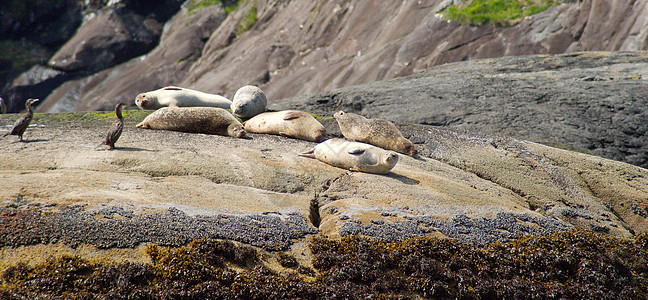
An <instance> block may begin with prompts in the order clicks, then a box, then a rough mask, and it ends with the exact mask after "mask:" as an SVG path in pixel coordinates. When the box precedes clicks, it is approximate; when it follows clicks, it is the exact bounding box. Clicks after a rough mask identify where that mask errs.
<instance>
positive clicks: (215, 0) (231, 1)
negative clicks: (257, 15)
mask: <svg viewBox="0 0 648 300" xmlns="http://www.w3.org/2000/svg"><path fill="white" fill-rule="evenodd" d="M243 1H244V0H223V1H221V0H192V1H191V2H190V3H189V4H188V5H187V11H189V12H192V11H194V10H197V9H201V8H205V7H209V6H213V5H223V8H224V9H225V13H227V14H228V15H229V14H231V13H232V12H233V11H234V10H236V8H238V6H239V4H241V3H243Z"/></svg>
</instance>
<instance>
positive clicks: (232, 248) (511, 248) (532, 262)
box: [0, 229, 648, 299]
mask: <svg viewBox="0 0 648 300" xmlns="http://www.w3.org/2000/svg"><path fill="white" fill-rule="evenodd" d="M310 250H311V252H312V254H313V258H314V259H313V267H314V268H315V271H312V270H310V269H309V268H307V267H304V266H301V265H299V263H298V262H297V261H296V260H295V259H294V257H292V256H291V255H290V254H286V253H283V252H280V253H279V254H278V255H279V257H280V260H281V261H283V262H284V263H283V264H286V265H287V266H289V267H291V268H294V267H295V266H297V269H298V270H299V272H298V273H299V274H307V275H308V276H314V278H312V277H311V278H306V277H302V276H300V275H299V274H297V273H294V272H293V273H289V274H279V273H277V272H275V271H272V270H271V269H269V268H268V267H266V266H265V265H264V263H263V262H262V261H261V259H260V256H259V254H258V252H257V250H256V249H255V248H252V247H250V246H246V245H242V244H234V243H232V242H229V241H221V240H213V239H199V240H195V241H193V242H191V243H189V244H187V245H186V246H183V247H161V246H156V245H151V246H149V247H148V248H147V253H148V254H149V256H150V257H151V261H152V263H151V264H143V263H120V264H114V263H113V264H111V263H105V262H91V261H89V260H86V259H82V258H80V257H76V256H62V257H59V258H51V259H49V260H48V261H47V262H46V263H43V264H40V265H36V266H28V265H26V264H24V263H19V264H17V265H15V266H13V267H10V268H8V269H7V270H5V272H4V273H3V274H2V277H1V280H2V283H1V285H0V298H2V299H23V298H63V299H88V298H109V299H196V298H211V299H214V298H218V299H242V298H246V299H283V298H299V299H331V298H334V299H335V298H350V299H358V298H367V297H373V298H387V299H389V298H399V299H403V298H405V299H407V298H421V297H422V298H463V299H478V298H514V299H533V298H542V299H558V298H568V299H571V298H588V299H591V298H624V299H629V298H637V299H641V298H642V297H645V295H644V292H645V291H646V290H648V233H643V234H640V235H638V236H636V237H635V238H634V239H632V240H623V239H618V238H614V237H610V236H606V235H600V234H597V233H594V232H591V231H584V230H581V229H577V230H573V231H570V232H560V233H555V234H553V235H538V236H532V237H523V238H518V239H516V240H514V241H511V242H507V243H502V242H495V243H492V244H490V245H487V246H483V247H479V246H475V245H471V244H466V243H461V242H458V241H455V240H450V239H438V238H426V237H419V238H413V239H409V240H402V241H385V240H377V239H371V238H366V237H359V236H347V237H344V238H341V239H326V238H314V239H313V240H312V241H311V243H310ZM235 265H236V266H238V267H237V268H234V267H233V266H235Z"/></svg>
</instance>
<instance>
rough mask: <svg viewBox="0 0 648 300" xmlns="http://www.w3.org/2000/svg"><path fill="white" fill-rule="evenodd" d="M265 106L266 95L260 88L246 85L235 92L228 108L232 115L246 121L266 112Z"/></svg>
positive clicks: (266, 101) (266, 102) (266, 103)
mask: <svg viewBox="0 0 648 300" xmlns="http://www.w3.org/2000/svg"><path fill="white" fill-rule="evenodd" d="M267 105H268V100H267V99H266V95H265V93H264V92H263V91H262V90H261V89H260V88H258V87H256V86H252V85H246V86H243V87H241V88H240V89H238V91H236V94H234V100H232V105H231V106H230V108H231V109H232V113H233V114H235V115H237V116H239V117H241V118H243V119H248V118H252V117H254V116H256V115H258V114H260V113H262V112H264V111H266V106H267Z"/></svg>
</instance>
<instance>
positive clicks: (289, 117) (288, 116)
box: [283, 111, 301, 121]
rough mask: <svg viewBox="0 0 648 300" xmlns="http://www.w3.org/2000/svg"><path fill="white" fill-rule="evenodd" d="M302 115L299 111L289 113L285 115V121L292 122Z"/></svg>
mask: <svg viewBox="0 0 648 300" xmlns="http://www.w3.org/2000/svg"><path fill="white" fill-rule="evenodd" d="M300 116H301V115H300V113H299V112H297V111H289V112H287V113H286V114H285V115H284V118H283V119H284V121H290V120H294V119H297V118H299V117H300Z"/></svg>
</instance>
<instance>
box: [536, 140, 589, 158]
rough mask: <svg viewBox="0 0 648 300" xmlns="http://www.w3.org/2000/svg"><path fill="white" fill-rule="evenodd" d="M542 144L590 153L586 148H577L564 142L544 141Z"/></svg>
mask: <svg viewBox="0 0 648 300" xmlns="http://www.w3.org/2000/svg"><path fill="white" fill-rule="evenodd" d="M544 145H546V146H549V147H554V148H558V149H563V150H568V151H572V152H578V153H584V154H590V155H591V154H592V151H590V150H588V149H581V148H577V147H574V146H571V145H565V144H559V143H544Z"/></svg>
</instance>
